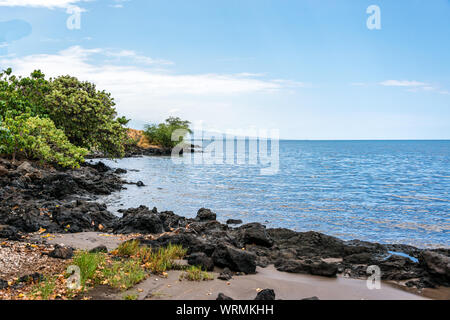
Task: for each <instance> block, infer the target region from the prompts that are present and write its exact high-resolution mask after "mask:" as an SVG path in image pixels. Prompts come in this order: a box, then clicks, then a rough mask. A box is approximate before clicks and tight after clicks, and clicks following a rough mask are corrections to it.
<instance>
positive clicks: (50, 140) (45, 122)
mask: <svg viewBox="0 0 450 320" xmlns="http://www.w3.org/2000/svg"><path fill="white" fill-rule="evenodd" d="M2 125H3V128H4V129H3V130H4V131H3V132H4V133H3V134H0V145H1V146H3V147H2V150H1V151H2V152H3V153H6V154H11V155H12V158H13V160H15V157H16V154H17V153H19V152H22V153H24V154H25V155H26V156H27V158H35V159H39V160H41V161H47V162H51V163H55V164H59V165H61V166H63V167H72V168H75V167H78V166H79V163H80V162H82V161H83V160H84V157H85V156H86V155H87V153H88V151H87V150H86V149H84V148H80V147H76V146H74V145H73V144H71V143H70V142H69V140H68V139H67V137H66V135H65V134H64V132H63V131H62V130H59V129H57V128H56V127H55V124H54V123H53V122H52V121H51V120H50V119H41V118H39V117H38V116H35V117H31V116H30V114H27V113H24V114H22V115H19V116H16V117H7V118H6V119H5V121H4V122H3V124H2Z"/></svg>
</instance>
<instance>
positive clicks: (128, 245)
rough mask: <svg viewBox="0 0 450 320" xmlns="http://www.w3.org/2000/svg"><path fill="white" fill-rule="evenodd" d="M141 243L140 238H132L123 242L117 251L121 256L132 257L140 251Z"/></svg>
mask: <svg viewBox="0 0 450 320" xmlns="http://www.w3.org/2000/svg"><path fill="white" fill-rule="evenodd" d="M140 250H141V248H140V243H139V241H138V240H131V241H126V242H123V243H121V244H120V245H119V246H118V247H117V249H116V251H117V255H118V256H120V257H131V256H134V255H137V254H138V253H139V252H140Z"/></svg>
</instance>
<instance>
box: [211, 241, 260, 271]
mask: <svg viewBox="0 0 450 320" xmlns="http://www.w3.org/2000/svg"><path fill="white" fill-rule="evenodd" d="M212 258H213V260H214V264H215V265H217V266H218V267H223V268H225V267H228V268H230V270H232V271H236V272H244V273H247V274H251V273H255V272H256V255H255V254H253V253H251V252H248V251H246V250H239V249H235V248H232V247H230V246H227V245H224V244H220V245H218V246H217V247H216V250H215V251H214V253H213V255H212Z"/></svg>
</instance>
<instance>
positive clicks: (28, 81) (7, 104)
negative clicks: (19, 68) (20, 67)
mask: <svg viewBox="0 0 450 320" xmlns="http://www.w3.org/2000/svg"><path fill="white" fill-rule="evenodd" d="M11 74H12V70H11V68H9V69H7V70H5V71H3V72H2V73H0V116H1V117H3V118H5V117H6V114H7V113H8V112H9V113H10V114H11V115H12V116H18V115H21V114H23V113H30V114H31V115H32V116H38V115H43V114H45V113H46V112H45V107H44V99H45V96H46V95H47V94H48V93H49V92H50V84H49V82H48V81H47V80H45V75H44V74H43V73H42V72H41V71H40V70H36V71H34V72H33V73H31V75H30V77H25V78H22V77H17V76H15V75H11Z"/></svg>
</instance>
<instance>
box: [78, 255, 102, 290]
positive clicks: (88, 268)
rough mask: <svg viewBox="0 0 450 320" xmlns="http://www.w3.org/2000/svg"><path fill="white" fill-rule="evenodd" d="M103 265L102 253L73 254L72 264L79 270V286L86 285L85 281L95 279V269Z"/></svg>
mask: <svg viewBox="0 0 450 320" xmlns="http://www.w3.org/2000/svg"><path fill="white" fill-rule="evenodd" d="M104 263H105V256H104V255H103V254H102V253H90V252H86V251H80V252H77V253H76V254H75V257H74V258H73V264H74V265H76V266H78V267H79V268H80V273H81V274H80V276H81V285H82V286H83V287H84V286H85V285H86V281H88V280H93V279H94V278H95V274H96V271H97V269H98V268H99V267H101V266H102V265H104Z"/></svg>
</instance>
